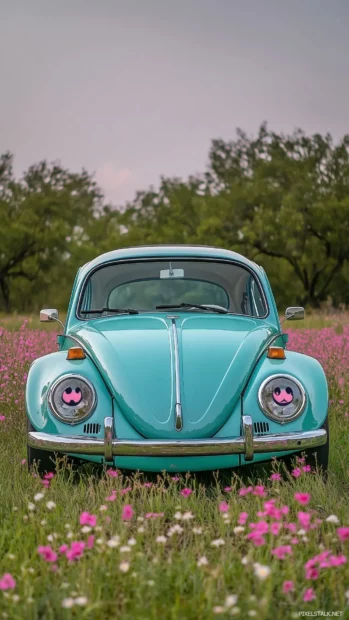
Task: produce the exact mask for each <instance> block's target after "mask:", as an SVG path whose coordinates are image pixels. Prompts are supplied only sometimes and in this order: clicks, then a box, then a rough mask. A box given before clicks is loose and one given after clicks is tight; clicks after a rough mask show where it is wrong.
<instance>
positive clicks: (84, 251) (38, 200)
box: [0, 124, 349, 312]
mask: <svg viewBox="0 0 349 620" xmlns="http://www.w3.org/2000/svg"><path fill="white" fill-rule="evenodd" d="M12 165H13V157H12V155H11V154H10V153H4V154H3V155H1V156H0V311H2V312H12V311H16V312H30V311H32V310H35V309H38V308H39V307H40V306H50V307H52V306H53V307H58V308H59V309H62V310H64V309H66V307H67V304H68V300H69V295H70V291H71V287H72V283H73V280H74V277H75V274H76V271H77V269H78V267H80V266H81V265H83V264H84V263H86V262H88V261H89V260H91V259H92V258H94V257H95V256H97V255H98V254H101V253H103V252H107V251H109V250H112V249H117V248H121V247H126V246H132V245H144V244H157V243H165V244H166V243H187V244H203V245H214V246H220V247H224V248H228V249H232V250H236V251H238V252H240V253H242V254H244V255H246V256H248V257H249V258H251V259H252V260H254V261H256V262H258V263H259V264H261V265H263V267H264V268H265V270H266V272H267V274H268V276H269V279H270V282H271V286H272V289H273V291H274V294H275V296H276V301H277V303H278V305H279V307H280V309H281V310H282V308H283V306H287V305H296V304H297V305H298V304H304V305H308V306H312V307H314V308H319V307H322V306H324V305H327V306H331V307H335V308H343V307H344V306H345V305H347V304H349V136H348V135H346V136H344V137H343V138H342V139H341V140H340V141H338V142H337V143H335V142H334V140H333V138H332V137H331V135H329V134H328V135H325V136H322V135H319V134H315V135H311V136H308V135H306V134H305V133H304V132H303V131H301V130H296V131H295V132H294V133H293V134H292V135H283V134H277V133H274V132H272V131H270V130H269V129H268V127H267V125H266V124H263V125H262V126H261V127H260V130H259V133H258V135H257V136H256V137H249V136H247V135H246V134H245V133H244V132H243V131H241V130H238V131H237V134H236V138H235V139H234V140H232V141H224V140H221V139H220V140H213V142H212V144H211V148H210V151H209V162H208V166H207V170H206V171H205V172H203V173H202V175H198V176H196V177H189V178H188V179H186V180H182V179H177V178H161V182H160V186H159V188H158V189H156V190H155V189H151V190H148V191H141V192H138V193H137V195H136V197H135V199H134V200H133V201H132V202H130V203H127V204H126V205H124V206H122V207H114V206H112V205H110V204H106V202H105V199H104V197H103V193H102V191H101V190H100V188H99V187H97V185H96V183H95V181H94V178H93V175H91V174H89V173H88V172H87V171H85V170H83V171H82V172H80V173H73V172H70V171H69V170H66V169H64V168H63V167H62V166H61V165H60V164H56V163H54V164H50V163H47V162H46V161H43V162H40V163H38V164H35V165H33V166H31V167H30V168H29V169H28V170H27V171H26V172H25V173H24V174H23V177H22V178H20V179H16V178H15V176H14V173H13V167H12Z"/></svg>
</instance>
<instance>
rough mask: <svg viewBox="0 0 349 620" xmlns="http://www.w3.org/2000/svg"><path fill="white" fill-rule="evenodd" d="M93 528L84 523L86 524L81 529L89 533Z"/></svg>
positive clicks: (84, 532)
mask: <svg viewBox="0 0 349 620" xmlns="http://www.w3.org/2000/svg"><path fill="white" fill-rule="evenodd" d="M91 529H92V528H90V526H89V525H84V526H83V527H82V528H81V531H82V533H83V534H88V533H89V532H90V531H91Z"/></svg>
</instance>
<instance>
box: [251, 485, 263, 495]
mask: <svg viewBox="0 0 349 620" xmlns="http://www.w3.org/2000/svg"><path fill="white" fill-rule="evenodd" d="M252 495H259V497H266V492H265V491H264V486H262V485H259V486H258V485H257V486H255V488H254V489H253V491H252Z"/></svg>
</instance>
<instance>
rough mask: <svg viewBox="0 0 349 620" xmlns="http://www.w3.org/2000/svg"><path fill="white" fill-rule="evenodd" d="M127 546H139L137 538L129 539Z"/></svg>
mask: <svg viewBox="0 0 349 620" xmlns="http://www.w3.org/2000/svg"><path fill="white" fill-rule="evenodd" d="M127 544H128V545H130V547H133V546H134V545H136V544H137V541H136V539H135V538H129V539H128V541H127Z"/></svg>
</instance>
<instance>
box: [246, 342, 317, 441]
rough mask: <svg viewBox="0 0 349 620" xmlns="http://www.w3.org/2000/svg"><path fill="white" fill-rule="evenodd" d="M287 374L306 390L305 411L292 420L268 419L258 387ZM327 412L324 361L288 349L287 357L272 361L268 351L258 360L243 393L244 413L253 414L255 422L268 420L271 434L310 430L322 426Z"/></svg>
mask: <svg viewBox="0 0 349 620" xmlns="http://www.w3.org/2000/svg"><path fill="white" fill-rule="evenodd" d="M277 374H285V375H287V376H290V377H291V378H292V377H294V378H295V379H298V381H300V383H301V384H302V385H303V387H304V389H305V393H306V404H305V408H304V411H303V412H302V414H301V415H300V416H299V417H298V418H296V419H295V420H293V421H291V422H287V423H284V424H281V423H279V422H276V421H274V420H271V419H269V418H268V417H267V416H266V415H265V413H264V412H263V410H262V409H261V407H260V405H259V401H258V390H259V388H260V386H261V384H262V383H263V381H265V380H266V379H268V377H271V376H272V375H277ZM327 413H328V387H327V380H326V376H325V373H324V370H323V368H322V366H321V364H320V363H319V362H318V361H317V360H316V359H315V358H313V357H310V356H308V355H304V354H303V353H296V352H294V351H286V359H284V360H272V359H269V358H268V357H267V356H266V354H265V355H263V357H262V358H261V359H260V360H259V362H258V363H257V365H256V366H255V368H254V371H253V373H252V375H251V377H250V379H249V382H248V385H247V387H246V388H245V391H244V394H243V414H244V415H250V416H251V417H252V420H253V422H254V423H256V422H267V423H268V424H269V432H270V433H283V432H289V431H310V430H314V429H317V428H320V427H321V426H322V425H323V424H324V422H325V421H326V418H327Z"/></svg>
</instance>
